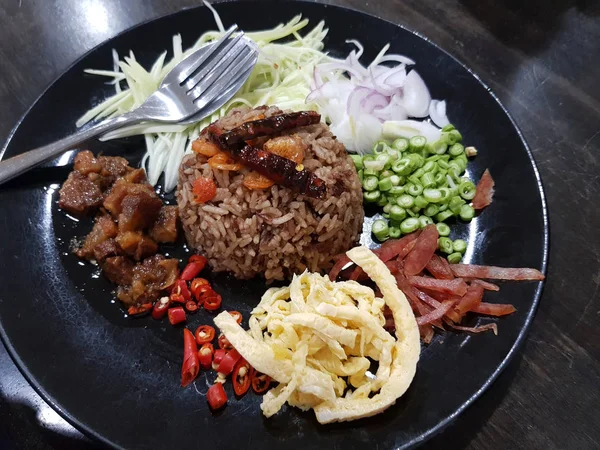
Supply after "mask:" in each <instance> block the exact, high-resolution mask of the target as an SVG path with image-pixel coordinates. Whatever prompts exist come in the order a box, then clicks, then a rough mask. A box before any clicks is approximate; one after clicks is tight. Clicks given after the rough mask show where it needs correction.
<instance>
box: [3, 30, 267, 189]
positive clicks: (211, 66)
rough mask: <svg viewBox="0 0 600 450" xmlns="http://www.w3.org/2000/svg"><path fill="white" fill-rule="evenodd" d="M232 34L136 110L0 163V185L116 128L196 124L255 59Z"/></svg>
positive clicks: (195, 56) (251, 48)
mask: <svg viewBox="0 0 600 450" xmlns="http://www.w3.org/2000/svg"><path fill="white" fill-rule="evenodd" d="M236 29H237V26H236V25H234V26H232V27H231V28H230V29H229V30H227V32H226V33H225V35H224V36H223V37H222V38H221V39H219V40H218V41H217V42H215V43H214V44H209V45H207V46H204V47H202V48H200V49H198V50H196V51H195V52H194V53H192V54H191V55H189V56H188V57H187V58H185V59H184V60H183V61H181V62H180V63H179V64H177V66H175V67H174V68H173V70H171V71H170V72H169V73H168V74H167V76H166V77H165V79H164V80H163V82H162V83H161V85H160V87H159V88H158V90H157V91H156V92H154V93H153V94H152V95H151V96H150V97H148V99H147V100H146V101H145V102H144V103H143V104H142V105H140V106H139V107H138V108H137V109H135V110H133V111H131V112H129V113H126V114H123V115H121V116H119V117H115V118H113V119H108V120H104V121H102V122H100V123H98V124H96V125H94V126H91V127H89V128H85V129H83V130H81V131H78V132H77V133H75V134H73V135H71V136H68V137H66V138H64V139H61V140H59V141H56V142H53V143H52V144H48V145H45V146H43V147H39V148H37V149H35V150H31V151H28V152H26V153H23V154H21V155H18V156H15V157H13V158H10V159H8V160H7V161H2V162H0V184H2V183H4V182H5V181H8V180H10V179H11V178H14V177H16V176H18V175H20V174H22V173H24V172H26V171H27V170H29V169H31V168H33V167H35V166H37V165H39V164H42V163H44V162H46V161H49V160H51V159H53V158H56V157H57V156H59V155H60V154H62V153H64V152H65V151H67V150H69V149H72V148H73V147H76V146H78V145H79V144H81V143H83V142H85V141H88V140H90V139H92V138H94V137H96V136H99V135H102V134H105V133H107V132H109V131H113V130H116V129H118V128H121V127H125V126H128V125H134V124H138V123H141V122H147V121H151V122H166V123H182V122H183V121H185V120H186V119H190V118H191V117H193V118H194V119H195V118H197V119H198V120H200V119H201V118H202V117H204V116H207V115H209V114H212V113H213V112H214V111H216V110H217V109H218V108H220V107H221V106H222V105H223V104H225V103H226V102H227V101H228V100H229V99H230V98H231V97H232V96H233V95H234V94H235V93H236V92H237V91H238V90H239V89H240V88H241V87H242V85H243V84H244V82H245V81H246V80H247V79H248V76H249V75H250V72H252V68H253V67H254V65H255V64H256V60H257V58H258V50H257V48H256V46H255V45H254V43H253V42H252V41H250V40H249V39H247V38H246V37H245V36H244V33H243V32H239V33H238V34H237V35H236V36H233V33H234V32H235V30H236ZM184 123H185V122H184Z"/></svg>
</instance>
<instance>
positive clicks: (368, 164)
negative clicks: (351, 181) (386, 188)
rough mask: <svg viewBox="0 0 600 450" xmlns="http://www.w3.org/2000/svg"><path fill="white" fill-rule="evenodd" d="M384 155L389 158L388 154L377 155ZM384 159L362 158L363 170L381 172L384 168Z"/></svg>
mask: <svg viewBox="0 0 600 450" xmlns="http://www.w3.org/2000/svg"><path fill="white" fill-rule="evenodd" d="M377 156H384V157H385V158H389V156H388V155H377ZM385 163H386V161H383V160H372V161H371V160H369V161H367V160H366V159H363V165H364V166H365V170H367V169H368V170H374V171H376V172H381V171H382V170H383V169H384V168H385Z"/></svg>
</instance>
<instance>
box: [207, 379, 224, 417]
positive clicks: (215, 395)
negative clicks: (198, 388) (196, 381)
mask: <svg viewBox="0 0 600 450" xmlns="http://www.w3.org/2000/svg"><path fill="white" fill-rule="evenodd" d="M206 400H207V401H208V405H209V406H210V409H212V410H215V409H219V408H222V407H223V406H225V405H226V404H227V394H226V393H225V389H223V385H222V384H221V383H215V384H213V385H212V386H211V387H210V388H208V392H207V393H206Z"/></svg>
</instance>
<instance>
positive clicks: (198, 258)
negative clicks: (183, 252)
mask: <svg viewBox="0 0 600 450" xmlns="http://www.w3.org/2000/svg"><path fill="white" fill-rule="evenodd" d="M188 262H191V263H193V262H200V263H202V264H204V265H206V263H207V262H208V260H207V259H206V258H205V257H204V256H202V255H192V256H190V258H189V259H188Z"/></svg>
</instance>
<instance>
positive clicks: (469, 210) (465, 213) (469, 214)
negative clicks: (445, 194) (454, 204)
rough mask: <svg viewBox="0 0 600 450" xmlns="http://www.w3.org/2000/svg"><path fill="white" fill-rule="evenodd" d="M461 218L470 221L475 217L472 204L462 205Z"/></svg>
mask: <svg viewBox="0 0 600 450" xmlns="http://www.w3.org/2000/svg"><path fill="white" fill-rule="evenodd" d="M459 214H460V218H461V219H462V220H464V221H465V222H468V221H469V220H471V219H472V218H473V217H475V210H474V209H473V207H472V206H471V205H462V206H461V207H460V213H459Z"/></svg>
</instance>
